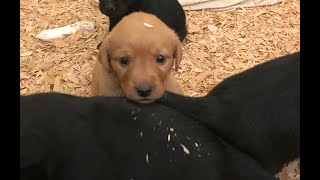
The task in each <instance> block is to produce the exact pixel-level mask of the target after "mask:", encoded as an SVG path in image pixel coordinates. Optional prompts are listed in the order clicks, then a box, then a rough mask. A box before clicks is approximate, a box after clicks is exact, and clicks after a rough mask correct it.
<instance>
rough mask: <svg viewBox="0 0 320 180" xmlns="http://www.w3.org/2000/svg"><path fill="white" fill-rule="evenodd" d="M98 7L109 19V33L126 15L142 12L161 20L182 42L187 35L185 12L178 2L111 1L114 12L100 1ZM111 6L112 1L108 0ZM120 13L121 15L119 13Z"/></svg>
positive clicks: (176, 0)
mask: <svg viewBox="0 0 320 180" xmlns="http://www.w3.org/2000/svg"><path fill="white" fill-rule="evenodd" d="M101 1H102V3H101V2H100V4H99V7H100V12H101V13H102V14H104V15H106V16H108V17H109V21H110V24H109V31H111V30H112V29H113V28H114V26H115V25H116V24H117V23H118V22H119V21H120V20H121V19H122V18H123V17H124V16H126V15H128V14H131V13H133V12H137V11H142V12H146V13H150V14H153V15H155V16H157V17H158V18H159V19H160V20H162V21H163V22H164V23H165V24H166V25H167V26H168V27H170V28H171V29H173V30H174V31H175V32H176V33H177V35H178V36H179V39H180V41H181V42H182V41H183V40H184V39H185V37H186V36H187V34H188V31H187V27H186V17H185V12H184V10H183V8H182V6H181V4H180V3H179V1H178V0H151V1H150V0H134V1H130V0H129V1H128V0H123V1H117V2H115V1H113V2H114V8H115V9H114V11H108V10H106V9H105V8H104V7H103V6H104V4H105V2H104V1H107V0H101ZM109 2H110V3H111V4H112V1H110V0H109ZM119 11H121V13H119Z"/></svg>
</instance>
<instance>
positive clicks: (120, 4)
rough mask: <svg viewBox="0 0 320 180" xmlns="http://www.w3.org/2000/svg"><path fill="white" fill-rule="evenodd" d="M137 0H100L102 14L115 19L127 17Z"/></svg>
mask: <svg viewBox="0 0 320 180" xmlns="http://www.w3.org/2000/svg"><path fill="white" fill-rule="evenodd" d="M135 1H136V0H100V2H99V9H100V11H101V13H103V14H104V15H106V16H108V17H109V18H113V17H122V16H125V15H126V14H127V13H128V11H129V6H131V5H132V4H133V3H134V2H135Z"/></svg>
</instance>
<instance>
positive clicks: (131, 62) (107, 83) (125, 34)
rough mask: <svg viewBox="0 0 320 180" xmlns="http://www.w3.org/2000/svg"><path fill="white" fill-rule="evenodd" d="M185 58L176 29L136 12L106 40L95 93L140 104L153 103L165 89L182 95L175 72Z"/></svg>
mask: <svg viewBox="0 0 320 180" xmlns="http://www.w3.org/2000/svg"><path fill="white" fill-rule="evenodd" d="M150 25H152V27H150ZM181 56H182V52H181V42H180V41H179V38H178V37H177V35H176V33H175V32H174V31H173V30H171V29H169V28H168V27H167V26H166V25H165V24H164V23H163V22H162V21H161V20H159V19H158V18H157V17H156V16H154V15H151V14H147V13H143V12H136V13H132V14H130V15H128V16H126V17H124V18H123V19H122V20H121V21H120V22H119V23H118V24H117V25H116V26H115V27H114V28H113V30H112V31H111V32H110V33H109V34H108V35H107V36H106V37H105V39H104V40H103V41H102V43H101V46H100V47H99V55H98V60H97V61H96V64H95V67H94V70H93V74H92V85H91V94H92V95H93V96H122V95H124V96H125V97H127V98H128V99H130V100H133V101H135V102H138V103H150V102H153V101H155V100H157V99H159V98H160V97H161V96H162V95H163V93H164V91H165V90H167V91H171V92H175V93H180V87H179V84H178V82H177V80H176V79H175V77H174V76H173V75H172V74H171V69H172V67H173V65H174V64H175V68H176V69H177V68H178V67H179V64H180V62H181V58H182V57H181ZM163 59H165V61H164V62H161V60H163ZM149 91H150V92H149ZM147 94H148V95H147Z"/></svg>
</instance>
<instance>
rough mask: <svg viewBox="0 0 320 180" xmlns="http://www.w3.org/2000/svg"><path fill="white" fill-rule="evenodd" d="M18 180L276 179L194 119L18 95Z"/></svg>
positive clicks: (161, 110)
mask: <svg viewBox="0 0 320 180" xmlns="http://www.w3.org/2000/svg"><path fill="white" fill-rule="evenodd" d="M20 108H21V110H20V180H27V179H28V180H29V179H30V180H38V179H39V180H45V179H48V180H52V179H54V180H106V179H114V180H130V179H135V180H151V179H152V180H180V179H181V180H242V179H243V180H257V179H259V180H275V177H274V175H272V174H270V173H268V172H266V171H265V169H263V168H262V167H261V166H260V164H259V162H257V161H256V160H254V159H252V158H251V157H250V156H248V155H247V154H245V153H242V152H241V151H239V150H237V149H235V148H233V147H232V146H230V145H229V144H228V143H226V142H224V141H223V140H221V139H220V138H219V137H218V136H216V135H215V134H214V132H213V131H211V130H209V129H208V128H207V127H206V126H204V125H199V123H198V122H196V121H195V120H193V119H192V118H189V117H186V116H184V115H182V114H181V113H179V112H178V111H176V110H174V109H173V108H168V107H165V106H163V105H159V104H150V105H147V106H143V105H137V104H132V103H130V102H127V101H126V100H124V99H122V98H117V97H75V96H71V95H62V94H37V95H30V96H21V97H20Z"/></svg>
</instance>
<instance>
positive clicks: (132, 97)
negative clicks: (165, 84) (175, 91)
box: [124, 91, 164, 104]
mask: <svg viewBox="0 0 320 180" xmlns="http://www.w3.org/2000/svg"><path fill="white" fill-rule="evenodd" d="M163 94H164V91H163V92H162V93H159V92H154V93H152V94H151V95H150V96H148V97H141V96H139V95H138V94H136V93H134V92H131V91H130V92H126V91H124V95H125V97H126V98H127V99H128V100H130V101H133V102H135V103H138V104H151V103H153V102H155V101H157V100H158V99H161V97H162V96H163Z"/></svg>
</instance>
